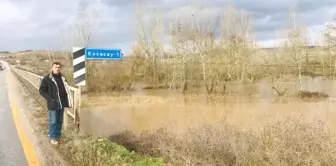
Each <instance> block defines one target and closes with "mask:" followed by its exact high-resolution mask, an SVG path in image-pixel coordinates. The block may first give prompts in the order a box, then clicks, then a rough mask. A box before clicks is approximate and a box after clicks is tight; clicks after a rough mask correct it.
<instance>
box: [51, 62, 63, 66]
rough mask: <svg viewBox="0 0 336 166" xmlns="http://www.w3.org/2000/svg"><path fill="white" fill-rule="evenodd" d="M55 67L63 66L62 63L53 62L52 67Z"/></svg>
mask: <svg viewBox="0 0 336 166" xmlns="http://www.w3.org/2000/svg"><path fill="white" fill-rule="evenodd" d="M54 65H58V66H60V67H62V64H61V63H60V62H53V63H52V64H51V66H54Z"/></svg>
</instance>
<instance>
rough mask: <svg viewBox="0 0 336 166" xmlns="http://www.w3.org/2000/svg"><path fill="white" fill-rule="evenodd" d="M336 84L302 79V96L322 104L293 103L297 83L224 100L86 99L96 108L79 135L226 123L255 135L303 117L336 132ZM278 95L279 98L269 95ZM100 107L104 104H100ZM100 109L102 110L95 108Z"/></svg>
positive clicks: (174, 96)
mask: <svg viewBox="0 0 336 166" xmlns="http://www.w3.org/2000/svg"><path fill="white" fill-rule="evenodd" d="M335 85H336V81H330V80H324V79H323V78H320V77H315V78H314V79H312V78H311V77H305V78H304V81H303V89H304V91H309V92H324V93H327V94H328V95H329V98H326V99H310V100H301V99H298V98H297V97H296V93H297V92H298V91H299V90H300V88H299V84H298V82H295V81H292V82H280V81H276V83H271V82H270V81H267V80H263V81H260V82H258V83H257V84H253V85H244V86H241V85H237V84H231V85H230V84H229V85H228V91H229V92H230V93H229V94H225V95H213V96H207V95H200V94H198V95H182V94H181V93H180V92H171V91H166V90H162V91H138V92H134V93H133V94H131V95H128V96H119V97H113V96H104V97H102V96H100V97H89V99H88V100H87V102H89V103H91V104H92V105H95V107H92V106H88V107H86V108H83V109H82V112H81V122H82V123H81V129H82V131H84V132H86V133H89V134H93V135H98V136H103V137H108V136H109V135H111V134H115V133H118V132H120V131H122V130H123V129H128V130H131V131H132V132H134V133H136V134H139V133H140V132H141V131H144V130H147V129H153V128H157V127H160V126H167V128H168V129H169V130H170V131H171V132H175V133H180V132H183V131H185V129H187V128H188V127H190V126H195V125H199V124H202V123H212V122H216V121H219V120H225V121H226V122H227V123H228V124H232V125H235V126H238V127H239V128H241V129H247V128H251V129H258V126H259V125H263V122H265V121H269V120H272V119H280V118H284V117H286V116H291V115H292V114H293V113H302V115H304V116H305V119H307V120H312V119H314V118H319V119H321V118H322V119H323V120H325V121H326V123H327V124H329V125H330V126H331V129H332V131H336V112H335V108H336V101H334V96H335V95H336V91H335ZM272 86H275V87H277V88H278V89H279V91H282V90H284V89H288V92H287V93H285V95H284V96H281V97H279V96H278V94H277V92H276V91H275V90H274V89H272ZM102 101H106V102H105V104H104V105H103V104H102ZM98 105H103V106H98Z"/></svg>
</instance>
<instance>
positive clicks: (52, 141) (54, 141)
mask: <svg viewBox="0 0 336 166" xmlns="http://www.w3.org/2000/svg"><path fill="white" fill-rule="evenodd" d="M50 143H51V144H53V145H58V141H57V140H51V141H50Z"/></svg>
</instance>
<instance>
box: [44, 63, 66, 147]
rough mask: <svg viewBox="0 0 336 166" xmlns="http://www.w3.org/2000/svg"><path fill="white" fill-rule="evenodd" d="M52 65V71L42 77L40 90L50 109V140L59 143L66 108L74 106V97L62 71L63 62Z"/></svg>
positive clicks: (55, 143)
mask: <svg viewBox="0 0 336 166" xmlns="http://www.w3.org/2000/svg"><path fill="white" fill-rule="evenodd" d="M51 66H52V72H51V73H49V74H48V75H46V76H45V77H44V78H43V79H42V81H41V85H40V89H39V91H40V94H41V96H42V97H43V98H44V99H45V100H46V101H47V106H48V110H49V136H50V142H51V143H52V144H54V145H57V144H58V142H59V138H60V137H61V131H62V124H63V114H64V108H65V107H72V105H71V104H72V98H71V93H70V91H69V89H68V84H67V82H66V79H65V77H64V75H63V74H62V73H61V67H62V66H61V63H59V62H53V63H52V65H51Z"/></svg>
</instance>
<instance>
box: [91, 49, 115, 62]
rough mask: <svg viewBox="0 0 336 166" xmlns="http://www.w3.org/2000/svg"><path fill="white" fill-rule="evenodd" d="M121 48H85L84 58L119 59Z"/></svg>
mask: <svg viewBox="0 0 336 166" xmlns="http://www.w3.org/2000/svg"><path fill="white" fill-rule="evenodd" d="M121 56H122V52H121V49H99V48H86V49H85V57H86V59H100V60H121V58H122V57H121Z"/></svg>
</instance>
